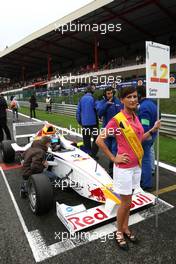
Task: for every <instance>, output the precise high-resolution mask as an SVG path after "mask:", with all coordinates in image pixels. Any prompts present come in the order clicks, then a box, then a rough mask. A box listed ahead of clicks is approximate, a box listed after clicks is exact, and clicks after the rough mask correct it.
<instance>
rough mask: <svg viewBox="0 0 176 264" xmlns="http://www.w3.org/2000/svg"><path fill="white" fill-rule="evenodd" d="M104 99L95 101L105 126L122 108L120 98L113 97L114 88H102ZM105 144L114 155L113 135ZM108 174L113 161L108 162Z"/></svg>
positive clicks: (115, 147)
mask: <svg viewBox="0 0 176 264" xmlns="http://www.w3.org/2000/svg"><path fill="white" fill-rule="evenodd" d="M103 95H104V99H103V100H101V101H99V102H98V103H97V113H98V116H99V118H100V119H102V122H103V123H102V127H105V126H106V125H107V124H108V122H109V120H110V119H111V118H112V117H113V116H115V115H116V114H117V113H119V112H120V110H121V109H122V108H123V106H122V104H121V102H120V100H119V99H118V98H116V97H115V90H114V89H113V88H112V87H107V88H106V89H105V90H104V94H103ZM105 142H106V145H107V146H108V148H109V150H110V151H111V152H112V154H113V155H114V156H115V155H116V154H117V143H116V139H115V137H114V136H111V137H108V138H107V139H106V141H105ZM109 174H110V175H111V176H112V174H113V162H111V161H110V163H109Z"/></svg>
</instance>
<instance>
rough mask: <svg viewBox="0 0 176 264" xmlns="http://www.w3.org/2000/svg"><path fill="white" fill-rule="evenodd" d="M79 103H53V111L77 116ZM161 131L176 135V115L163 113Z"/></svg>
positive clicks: (43, 104)
mask: <svg viewBox="0 0 176 264" xmlns="http://www.w3.org/2000/svg"><path fill="white" fill-rule="evenodd" d="M19 103H20V105H21V106H25V107H29V102H26V101H20V102H19ZM38 109H40V110H45V109H46V104H45V103H40V102H39V103H38ZM76 109H77V105H70V104H57V103H53V104H52V112H54V113H58V114H61V115H69V116H76ZM160 132H161V133H162V134H165V135H170V136H176V115H170V114H161V129H160Z"/></svg>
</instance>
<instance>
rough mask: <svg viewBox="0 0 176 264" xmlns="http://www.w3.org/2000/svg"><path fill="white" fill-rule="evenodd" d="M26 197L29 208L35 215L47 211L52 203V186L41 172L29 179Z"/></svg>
mask: <svg viewBox="0 0 176 264" xmlns="http://www.w3.org/2000/svg"><path fill="white" fill-rule="evenodd" d="M28 197H29V202H30V208H31V210H32V212H33V213H34V214H36V215H42V214H44V213H47V212H48V211H49V210H50V209H51V208H52V205H53V188H52V185H51V182H50V180H49V179H48V177H47V176H46V175H44V174H42V173H39V174H33V175H32V176H31V177H30V179H29V185H28Z"/></svg>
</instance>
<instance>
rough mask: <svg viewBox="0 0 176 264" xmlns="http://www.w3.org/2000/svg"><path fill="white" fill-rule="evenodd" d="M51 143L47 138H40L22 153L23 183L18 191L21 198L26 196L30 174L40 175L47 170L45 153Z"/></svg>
mask: <svg viewBox="0 0 176 264" xmlns="http://www.w3.org/2000/svg"><path fill="white" fill-rule="evenodd" d="M50 143H51V139H50V138H49V137H47V136H45V137H42V138H41V139H40V140H36V141H34V142H33V143H32V145H31V147H30V148H29V149H28V150H27V151H26V152H25V153H24V162H23V167H22V176H23V182H22V185H21V189H20V194H21V197H22V198H25V197H26V196H27V184H28V179H29V177H30V176H31V175H32V174H36V173H42V172H43V170H44V169H45V168H47V166H48V165H47V161H46V152H47V150H48V147H49V145H50Z"/></svg>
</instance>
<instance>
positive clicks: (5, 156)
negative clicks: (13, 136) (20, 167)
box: [1, 140, 15, 163]
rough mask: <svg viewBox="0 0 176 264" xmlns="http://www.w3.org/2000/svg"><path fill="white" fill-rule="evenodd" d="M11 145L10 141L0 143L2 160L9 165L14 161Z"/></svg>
mask: <svg viewBox="0 0 176 264" xmlns="http://www.w3.org/2000/svg"><path fill="white" fill-rule="evenodd" d="M11 144H12V141H11V140H4V141H2V145H1V153H2V160H3V161H4V162H5V163H11V162H14V161H15V151H14V149H13V148H12V145H11Z"/></svg>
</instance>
